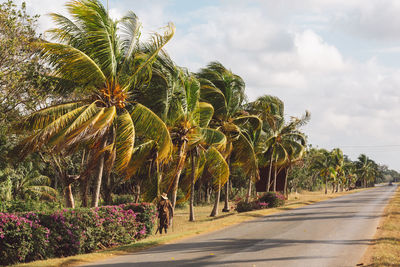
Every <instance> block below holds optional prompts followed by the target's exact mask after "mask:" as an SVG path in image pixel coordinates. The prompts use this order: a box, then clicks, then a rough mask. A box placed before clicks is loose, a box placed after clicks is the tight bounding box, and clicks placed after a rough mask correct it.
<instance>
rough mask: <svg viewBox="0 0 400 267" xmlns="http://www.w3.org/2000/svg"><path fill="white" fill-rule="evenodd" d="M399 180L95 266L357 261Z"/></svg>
mask: <svg viewBox="0 0 400 267" xmlns="http://www.w3.org/2000/svg"><path fill="white" fill-rule="evenodd" d="M395 189H396V186H382V187H376V188H374V189H371V190H366V191H363V192H359V193H354V194H350V195H346V196H342V197H338V198H335V199H331V200H327V201H323V202H319V203H316V204H313V205H309V206H305V207H302V208H298V209H295V210H291V211H287V212H282V213H278V214H274V215H270V216H265V217H262V218H258V219H256V220H253V221H250V222H246V223H242V224H239V225H236V226H233V227H229V228H226V229H224V230H221V231H218V232H213V233H209V234H204V235H199V236H196V237H194V238H190V239H184V240H181V241H179V242H177V243H173V244H167V245H162V246H159V247H156V248H152V249H148V250H145V251H141V252H137V253H133V254H130V255H126V256H119V257H116V258H112V259H109V260H107V261H103V262H98V263H94V264H92V265H91V266H107V267H108V266H116V267H125V266H145V267H147V266H162V267H166V266H296V267H297V266H307V267H308V266H318V267H321V266H335V267H337V266H355V265H356V264H358V263H359V260H360V258H361V257H362V256H363V254H364V252H365V249H366V247H367V245H368V243H369V242H370V241H371V240H372V238H373V236H374V233H375V231H376V227H377V225H378V222H379V219H380V216H381V215H382V212H383V209H384V207H385V205H386V204H387V202H388V200H389V198H390V197H391V196H392V195H393V193H394V191H395Z"/></svg>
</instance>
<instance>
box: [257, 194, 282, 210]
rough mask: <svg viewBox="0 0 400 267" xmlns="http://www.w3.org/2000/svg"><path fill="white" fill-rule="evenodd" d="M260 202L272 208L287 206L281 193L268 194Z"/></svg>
mask: <svg viewBox="0 0 400 267" xmlns="http://www.w3.org/2000/svg"><path fill="white" fill-rule="evenodd" d="M258 201H259V202H261V203H262V202H264V203H268V206H269V207H271V208H276V207H280V206H283V205H285V196H284V195H282V194H281V193H279V192H267V193H266V194H264V195H263V196H261V197H260V198H259V199H258Z"/></svg>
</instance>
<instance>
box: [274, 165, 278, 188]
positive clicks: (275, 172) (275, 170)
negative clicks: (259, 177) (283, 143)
mask: <svg viewBox="0 0 400 267" xmlns="http://www.w3.org/2000/svg"><path fill="white" fill-rule="evenodd" d="M277 163H278V157H275V167H274V192H276V176H277V167H278V166H277Z"/></svg>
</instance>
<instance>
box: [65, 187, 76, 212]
mask: <svg viewBox="0 0 400 267" xmlns="http://www.w3.org/2000/svg"><path fill="white" fill-rule="evenodd" d="M64 197H65V203H66V204H67V208H73V209H74V208H75V201H74V195H73V194H72V186H71V184H68V185H67V186H66V187H65V192H64Z"/></svg>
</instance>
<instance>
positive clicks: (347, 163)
mask: <svg viewBox="0 0 400 267" xmlns="http://www.w3.org/2000/svg"><path fill="white" fill-rule="evenodd" d="M309 154H310V155H312V159H311V162H312V163H311V164H310V166H309V168H310V169H311V170H312V172H314V173H315V174H317V175H318V177H319V178H320V179H321V180H322V182H323V184H324V187H325V194H327V193H328V184H331V185H332V192H337V191H339V189H340V191H343V190H344V188H346V189H351V188H355V187H356V183H357V182H359V183H360V184H359V186H363V187H367V185H369V184H372V185H373V183H374V182H375V178H376V177H377V175H378V173H379V172H380V170H379V165H378V164H376V163H375V162H374V161H373V160H371V159H370V158H368V157H367V156H366V155H365V154H361V155H360V156H359V157H358V160H357V161H351V160H349V159H348V158H347V157H346V156H344V155H343V152H342V150H340V149H339V148H335V149H333V150H331V151H327V150H326V149H315V148H312V149H310V151H309Z"/></svg>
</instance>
